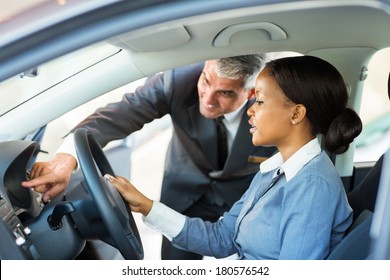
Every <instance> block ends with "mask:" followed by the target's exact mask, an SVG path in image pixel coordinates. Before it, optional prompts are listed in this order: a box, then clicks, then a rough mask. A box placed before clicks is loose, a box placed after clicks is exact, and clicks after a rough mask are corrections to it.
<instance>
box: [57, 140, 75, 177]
mask: <svg viewBox="0 0 390 280" xmlns="http://www.w3.org/2000/svg"><path fill="white" fill-rule="evenodd" d="M60 153H61V154H69V155H71V156H73V157H74V158H75V159H76V162H77V166H76V168H75V169H74V170H73V173H75V172H77V171H78V170H79V169H80V164H79V160H78V158H77V153H76V147H75V144H74V135H73V133H70V134H69V135H67V136H66V137H65V138H64V142H63V143H62V144H61V146H60V147H59V148H58V149H57V151H56V154H60Z"/></svg>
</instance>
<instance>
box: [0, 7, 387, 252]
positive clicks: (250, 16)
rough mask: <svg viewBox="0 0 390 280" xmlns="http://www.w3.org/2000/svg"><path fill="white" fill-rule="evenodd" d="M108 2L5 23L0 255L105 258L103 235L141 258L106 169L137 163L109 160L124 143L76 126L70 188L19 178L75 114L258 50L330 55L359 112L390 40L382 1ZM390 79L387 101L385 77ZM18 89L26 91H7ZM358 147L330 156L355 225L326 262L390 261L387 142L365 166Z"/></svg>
mask: <svg viewBox="0 0 390 280" xmlns="http://www.w3.org/2000/svg"><path fill="white" fill-rule="evenodd" d="M112 2H114V3H112V4H108V3H107V6H105V7H100V8H97V10H95V11H89V12H88V11H86V12H80V14H75V15H74V16H73V17H70V18H65V17H64V18H61V17H59V18H58V22H54V23H52V24H51V25H47V26H42V27H39V24H37V26H38V27H39V28H38V27H37V30H35V31H34V30H33V31H34V32H33V33H32V34H29V35H28V36H27V35H23V36H21V37H20V38H16V39H13V37H12V36H11V35H12V33H11V31H13V30H14V26H15V24H16V23H19V22H23V17H20V18H17V19H15V22H12V21H10V22H5V23H3V24H1V25H0V34H4V40H3V41H1V39H0V98H1V99H2V100H4V102H3V101H2V104H1V105H0V217H1V219H0V235H1V236H2V238H0V259H1V260H8V259H10V260H15V259H16V260H32V259H34V260H55V259H61V260H73V259H85V258H87V259H88V258H91V257H93V258H101V259H104V258H106V257H107V256H102V255H99V253H98V252H97V253H96V252H92V253H91V252H89V253H88V252H86V250H93V249H91V247H90V246H89V245H88V244H89V243H90V242H93V241H97V240H98V241H102V242H103V243H105V244H108V245H109V246H112V247H114V248H116V250H118V251H119V253H120V255H121V256H122V257H123V258H124V259H136V260H139V259H144V253H145V252H144V245H145V244H143V243H144V241H143V238H142V234H140V233H139V230H138V226H137V223H136V221H135V220H134V217H133V214H132V212H131V211H130V209H129V207H128V205H127V203H125V202H124V200H123V199H122V197H121V196H120V195H119V193H118V192H117V191H116V190H115V189H114V188H113V186H111V185H110V184H109V182H108V181H106V180H105V179H104V177H102V175H103V174H106V173H111V174H115V173H116V174H118V169H120V168H124V166H127V165H129V164H131V163H130V162H126V164H125V163H123V162H118V160H115V161H114V164H113V161H110V160H108V159H111V158H116V159H117V158H118V157H120V155H121V154H123V153H128V152H130V151H129V149H128V147H127V146H122V147H114V148H111V149H106V150H104V149H102V148H101V147H100V146H99V145H98V144H97V143H96V141H95V140H94V139H93V137H92V136H91V135H90V134H89V133H88V131H86V130H83V129H79V130H77V131H76V133H75V141H76V150H77V154H78V159H79V161H80V165H81V171H82V172H78V173H77V174H74V175H73V177H72V179H71V182H70V184H69V186H68V187H67V190H66V193H63V194H61V195H59V196H58V197H56V198H54V199H52V200H51V201H50V202H49V203H43V202H42V201H41V196H40V194H39V193H37V192H35V191H34V190H32V189H26V188H22V187H21V186H20V183H21V182H22V181H25V180H27V179H28V176H29V170H30V169H31V166H32V164H33V163H34V162H35V161H36V160H37V157H39V155H42V154H43V153H46V152H47V151H46V148H45V147H44V146H43V145H41V144H42V139H43V138H44V137H45V134H46V133H47V130H48V124H49V123H50V122H51V121H53V120H55V119H56V118H59V117H61V116H62V115H64V114H66V113H67V112H68V111H70V110H72V109H74V108H77V107H78V106H80V105H83V104H84V103H86V102H88V101H90V100H93V99H94V98H97V97H99V96H101V95H104V94H106V93H107V92H110V91H112V90H114V89H116V88H118V87H121V86H124V85H126V84H128V83H131V82H133V81H137V80H139V79H145V78H147V77H149V76H151V75H154V74H156V73H159V72H162V71H164V70H167V69H171V68H173V67H178V66H182V65H188V64H191V63H195V62H199V61H205V60H208V59H214V58H217V57H226V56H232V55H241V54H250V53H258V52H265V53H268V54H269V57H270V59H272V58H276V57H279V56H284V55H312V56H318V57H320V58H323V59H325V60H327V61H329V62H330V63H332V64H333V65H335V66H336V68H337V69H338V70H339V71H340V72H341V73H342V75H343V77H344V79H345V81H346V83H347V86H348V89H349V91H350V100H349V106H351V107H352V108H354V109H356V110H357V111H360V110H361V109H364V108H365V107H366V106H367V104H364V102H362V95H363V91H364V86H365V80H366V78H367V75H370V71H369V70H370V69H368V68H367V65H368V63H369V62H370V59H371V58H372V57H373V56H374V55H375V54H376V53H377V52H379V51H380V50H382V49H385V48H389V47H390V36H389V27H390V6H389V5H388V4H387V2H386V1H372V2H370V1H358V2H359V3H354V1H296V3H294V1H276V3H271V2H272V1H253V3H251V1H243V3H241V5H240V3H237V2H239V1H237V2H234V1H233V2H232V1H227V2H226V3H225V4H223V3H218V1H210V2H209V4H208V5H206V4H205V3H200V2H203V1H198V2H197V1H191V0H190V1H188V2H186V1H182V2H181V3H174V2H176V1H167V2H169V3H167V4H164V3H163V2H164V1H150V3H152V2H153V5H152V4H149V2H148V1H145V2H144V4H139V8H136V7H134V5H133V6H132V5H131V3H119V2H122V1H119V2H116V1H112ZM123 2H131V1H123ZM136 2H137V3H139V2H140V1H136ZM157 2H158V3H157ZM177 2H180V1H177ZM206 2H207V1H206ZM222 2H223V1H222ZM147 3H148V4H147ZM175 4H176V6H175ZM42 5H43V6H44V4H42ZM22 16H23V14H22ZM26 19H27V18H26V17H25V18H24V20H26ZM28 20H31V18H28ZM36 20H37V23H39V22H38V19H36ZM19 24H20V23H19ZM20 25H21V24H20ZM7 28H8V29H7ZM23 28H28V27H27V26H24V27H23ZM31 28H32V27H31ZM26 30H27V29H26ZM20 32H21V34H24V32H27V31H25V30H24V29H21V30H20ZM47 34H50V36H49V35H47ZM87 35H88V36H87ZM2 36H3V35H0V37H2ZM1 69H2V70H1ZM26 69H28V70H26ZM386 71H387V72H386ZM385 72H386V74H387V75H388V73H389V69H387V70H385ZM386 87H387V95H388V96H387V97H386V98H387V100H386V102H389V101H390V80H389V79H387V80H386ZM11 93H18V94H17V96H16V94H15V97H14V98H8V97H7V95H8V96H10V94H11ZM373 98H374V97H373ZM388 105H389V103H387V105H384V106H388ZM388 107H389V108H390V106H388ZM67 132H68V131H61V135H62V136H64V135H65V134H66V133H67ZM58 141H59V142H60V141H61V139H58ZM118 149H119V150H118ZM53 152H54V151H50V152H49V154H50V153H53ZM354 153H355V146H354V145H351V147H350V149H349V150H348V151H347V152H346V153H344V154H342V155H338V156H337V157H336V156H332V155H330V157H331V158H332V160H333V161H334V164H335V166H336V168H337V170H338V172H339V174H340V177H341V179H342V180H343V183H344V186H345V190H346V192H347V197H348V200H349V203H350V205H351V207H352V208H353V210H354V222H353V224H352V226H351V228H350V229H349V231H348V232H347V234H346V237H345V238H344V240H343V241H342V242H341V243H340V245H339V246H338V247H337V248H336V249H335V250H334V251H333V252H332V253H331V254H330V255H329V257H328V259H329V260H341V259H348V260H365V259H390V249H386V248H389V247H390V244H389V242H390V224H389V221H390V220H389V213H390V209H389V207H390V178H389V176H390V175H389V170H390V149H387V150H386V151H385V152H384V153H383V155H382V156H381V157H380V158H379V159H376V160H373V161H371V162H366V163H365V164H364V165H357V164H355V162H354V160H353V158H354ZM126 168H127V167H126ZM120 172H122V170H120ZM123 172H125V171H123ZM59 241H60V242H59Z"/></svg>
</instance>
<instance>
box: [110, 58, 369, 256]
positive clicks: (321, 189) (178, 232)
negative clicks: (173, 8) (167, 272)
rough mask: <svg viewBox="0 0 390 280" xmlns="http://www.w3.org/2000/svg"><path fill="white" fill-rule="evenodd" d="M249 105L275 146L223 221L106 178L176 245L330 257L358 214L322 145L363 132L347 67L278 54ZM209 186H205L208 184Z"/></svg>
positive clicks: (265, 140) (342, 147)
mask: <svg viewBox="0 0 390 280" xmlns="http://www.w3.org/2000/svg"><path fill="white" fill-rule="evenodd" d="M255 89H256V99H257V100H256V102H255V103H254V105H253V106H252V107H251V108H250V109H249V110H248V115H249V116H250V121H249V122H250V124H251V125H252V128H251V129H250V133H251V134H252V142H253V144H254V145H263V146H276V147H277V148H278V150H279V153H278V154H276V155H275V156H273V157H272V158H270V159H268V160H267V161H265V162H263V163H262V164H261V165H260V170H259V172H258V173H257V175H256V176H255V178H254V179H253V181H252V183H251V186H250V188H249V189H248V190H247V192H246V193H245V194H244V195H243V196H242V198H241V199H240V200H239V201H237V202H236V203H235V204H234V205H233V207H232V208H231V209H230V211H229V212H226V213H225V214H224V215H223V216H222V217H221V218H220V219H219V221H218V222H216V223H210V222H206V221H203V220H201V219H198V218H189V217H186V216H183V215H182V214H179V213H177V212H175V211H173V210H171V209H170V208H168V207H166V206H165V205H163V204H161V203H159V202H156V201H152V200H150V199H148V198H147V197H145V196H144V195H143V194H141V193H140V192H139V191H138V190H137V189H135V188H134V186H132V185H131V183H129V182H128V181H127V180H125V179H124V178H122V177H118V178H114V177H112V176H110V175H106V178H107V179H108V180H109V181H110V182H111V183H112V184H113V185H114V186H115V187H116V188H117V189H118V191H119V192H120V193H121V194H122V195H123V197H124V198H125V199H126V200H127V201H128V203H129V205H130V207H131V209H132V211H135V212H140V213H142V214H143V215H144V216H145V217H144V221H145V223H147V224H149V225H151V226H152V227H154V228H155V229H157V230H159V231H160V232H161V233H162V234H164V235H165V236H166V237H167V238H168V239H169V240H171V242H172V244H173V245H174V246H177V247H179V248H182V249H186V250H189V251H193V252H197V253H199V254H203V255H209V256H214V257H217V258H219V257H227V256H229V255H232V254H234V253H238V256H239V258H241V259H324V258H326V257H327V255H328V254H329V253H330V252H331V250H332V249H333V248H334V247H335V246H336V245H337V244H338V243H339V242H340V241H341V239H342V238H343V235H344V233H345V231H346V230H347V229H348V227H349V226H350V224H351V221H352V210H351V208H350V206H349V205H348V201H347V199H346V195H345V192H344V188H343V184H342V182H341V180H340V177H339V175H338V173H337V171H336V169H335V167H334V165H333V163H332V162H331V160H330V159H329V157H328V156H327V154H326V152H325V151H322V150H321V146H320V144H319V141H318V140H317V136H319V135H322V140H323V141H324V144H325V148H326V149H327V150H328V151H329V152H332V153H336V154H340V153H343V152H345V151H346V150H347V149H348V146H349V144H350V143H351V142H352V141H353V139H354V138H355V137H356V136H358V135H359V133H360V131H361V129H362V123H361V120H360V118H359V116H358V115H357V114H356V113H355V112H354V111H353V110H351V109H349V108H346V106H347V101H348V93H347V89H346V86H345V83H344V80H343V78H342V77H341V75H340V73H339V72H338V71H337V70H336V69H335V68H334V67H333V66H332V65H330V64H329V63H328V62H325V61H324V60H321V59H319V58H315V57H311V56H302V57H290V58H282V59H278V60H274V61H271V62H269V63H268V64H267V66H266V67H265V69H264V70H263V71H262V72H261V73H260V75H259V76H258V78H257V81H256V88H255ZM205 191H206V190H205Z"/></svg>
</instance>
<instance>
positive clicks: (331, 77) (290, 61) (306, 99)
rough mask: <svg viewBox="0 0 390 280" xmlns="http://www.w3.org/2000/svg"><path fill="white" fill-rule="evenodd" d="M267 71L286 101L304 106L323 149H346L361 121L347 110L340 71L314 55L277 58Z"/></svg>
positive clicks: (344, 88) (356, 133)
mask: <svg viewBox="0 0 390 280" xmlns="http://www.w3.org/2000/svg"><path fill="white" fill-rule="evenodd" d="M266 68H267V69H268V70H269V73H270V74H271V75H272V76H273V77H274V79H275V81H276V83H277V84H278V85H279V87H280V88H281V89H282V91H283V93H284V94H285V95H286V96H287V98H288V99H289V100H291V101H292V102H294V103H295V104H302V105H304V106H305V107H306V116H307V118H308V120H309V122H310V124H311V127H312V133H313V135H317V134H323V135H324V136H325V148H326V149H327V150H328V151H329V152H332V153H336V154H341V153H344V152H345V151H346V150H348V147H349V144H350V143H351V142H352V141H353V139H354V138H355V137H357V136H358V135H359V134H360V132H361V131H362V122H361V120H360V118H359V116H358V115H357V113H356V112H355V111H354V110H352V109H350V108H347V107H346V106H347V102H348V90H347V87H346V85H345V82H344V79H343V77H342V76H341V74H340V73H339V71H338V70H337V69H336V68H335V67H334V66H333V65H331V64H330V63H328V62H326V61H325V60H322V59H320V58H317V57H313V56H297V57H286V58H280V59H277V60H273V61H270V62H269V63H267V65H266Z"/></svg>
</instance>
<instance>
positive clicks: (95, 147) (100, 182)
mask: <svg viewBox="0 0 390 280" xmlns="http://www.w3.org/2000/svg"><path fill="white" fill-rule="evenodd" d="M74 139H75V146H76V153H77V157H78V160H79V163H80V167H81V170H82V172H83V175H84V178H85V181H86V184H87V187H88V190H89V192H90V194H91V196H92V199H93V201H94V202H95V204H96V207H97V209H98V211H99V214H100V216H101V218H102V220H103V223H104V225H105V227H106V229H107V231H108V234H109V235H110V237H111V239H112V241H113V243H114V244H115V247H116V248H117V249H118V250H119V252H120V253H121V254H122V256H123V257H124V258H125V259H135V260H141V259H143V257H144V252H143V247H142V242H141V238H140V235H139V232H138V228H137V225H136V223H135V221H134V217H133V215H132V213H131V210H130V207H129V205H128V204H127V202H125V200H124V199H123V198H122V196H120V194H119V192H118V191H116V189H115V188H114V187H113V186H111V185H109V183H108V182H107V181H106V180H104V179H102V176H103V175H105V174H111V175H112V176H115V174H114V172H113V170H112V168H111V165H110V163H109V162H108V160H107V158H106V156H105V154H104V152H103V150H102V148H101V147H100V146H99V144H98V143H97V142H96V140H95V139H94V138H93V137H92V135H91V133H90V132H89V131H88V130H87V129H85V128H78V129H76V131H75V132H74ZM98 169H99V171H100V175H99V172H98ZM118 197H119V199H118Z"/></svg>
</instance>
